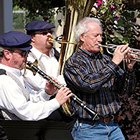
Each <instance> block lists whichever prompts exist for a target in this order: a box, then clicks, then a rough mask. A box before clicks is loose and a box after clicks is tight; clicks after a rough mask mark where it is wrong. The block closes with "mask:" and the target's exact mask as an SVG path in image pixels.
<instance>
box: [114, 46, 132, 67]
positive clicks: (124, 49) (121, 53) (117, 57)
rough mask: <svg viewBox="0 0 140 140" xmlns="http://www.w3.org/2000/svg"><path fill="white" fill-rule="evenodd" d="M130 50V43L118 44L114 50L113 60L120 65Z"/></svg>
mask: <svg viewBox="0 0 140 140" xmlns="http://www.w3.org/2000/svg"><path fill="white" fill-rule="evenodd" d="M129 51H130V48H129V47H128V45H118V46H117V47H116V49H115V51H114V54H113V58H112V61H113V62H114V63H115V64H116V65H119V64H120V63H121V62H122V60H123V59H124V58H125V55H126V54H127V53H128V52H129Z"/></svg>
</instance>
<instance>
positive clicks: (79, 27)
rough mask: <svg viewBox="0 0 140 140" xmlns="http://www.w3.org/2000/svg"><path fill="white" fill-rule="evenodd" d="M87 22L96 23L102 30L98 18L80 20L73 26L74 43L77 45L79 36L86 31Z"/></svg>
mask: <svg viewBox="0 0 140 140" xmlns="http://www.w3.org/2000/svg"><path fill="white" fill-rule="evenodd" d="M89 22H94V23H95V22H96V23H97V24H99V26H100V27H101V28H102V24H101V22H100V20H99V19H98V18H93V17H84V18H83V19H82V20H80V21H79V22H78V24H77V25H76V26H75V29H74V34H75V41H76V42H77V43H78V42H80V39H79V38H80V35H81V34H84V33H86V32H87V31H88V29H87V23H89Z"/></svg>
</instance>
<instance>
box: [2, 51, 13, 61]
mask: <svg viewBox="0 0 140 140" xmlns="http://www.w3.org/2000/svg"><path fill="white" fill-rule="evenodd" d="M3 54H4V57H5V58H6V59H8V60H9V59H10V58H11V56H12V53H11V52H10V51H8V50H4V51H3Z"/></svg>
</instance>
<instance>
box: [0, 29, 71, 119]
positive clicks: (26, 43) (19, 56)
mask: <svg viewBox="0 0 140 140" xmlns="http://www.w3.org/2000/svg"><path fill="white" fill-rule="evenodd" d="M30 40H31V37H30V35H27V34H24V33H22V32H18V31H10V32H7V33H4V34H2V35H0V95H1V96H0V110H1V114H2V117H3V118H4V119H6V120H41V119H44V118H47V117H48V116H49V115H50V114H51V113H52V112H53V111H55V110H56V109H58V108H59V107H60V106H61V105H62V104H63V103H64V102H66V101H67V99H69V97H70V96H71V95H72V94H69V93H70V92H71V91H70V90H69V89H68V88H66V87H62V88H61V89H60V90H58V92H57V94H56V96H55V98H54V99H52V100H49V101H48V98H47V94H46V91H47V92H48V84H50V83H49V82H48V81H46V85H47V86H45V90H43V91H41V90H40V91H38V92H37V91H34V90H33V89H30V87H29V86H28V85H27V83H26V82H25V81H24V78H23V76H22V73H21V70H22V69H23V68H24V67H25V65H26V60H27V57H28V53H29V51H30V49H31V48H32V46H31V45H30ZM50 87H51V88H50V89H51V92H54V91H56V88H55V87H54V86H53V85H51V84H50Z"/></svg>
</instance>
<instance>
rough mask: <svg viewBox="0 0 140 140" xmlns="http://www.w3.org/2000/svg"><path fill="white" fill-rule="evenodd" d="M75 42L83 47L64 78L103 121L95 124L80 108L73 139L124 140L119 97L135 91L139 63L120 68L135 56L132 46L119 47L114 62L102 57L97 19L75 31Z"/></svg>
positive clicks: (87, 19) (69, 62)
mask: <svg viewBox="0 0 140 140" xmlns="http://www.w3.org/2000/svg"><path fill="white" fill-rule="evenodd" d="M75 40H76V42H77V43H80V44H81V46H80V47H79V48H78V49H77V51H76V52H74V53H73V55H72V56H71V57H70V58H69V59H68V60H67V61H66V63H65V66H64V78H65V81H66V82H67V86H68V87H69V88H70V89H71V90H72V92H73V93H74V94H76V95H77V96H78V97H79V98H81V100H83V101H84V102H85V103H86V104H87V106H88V107H89V108H91V109H93V110H95V111H96V112H97V113H98V114H99V117H97V118H96V119H95V120H94V121H93V120H92V118H91V116H90V115H89V114H88V113H87V112H85V111H84V110H83V109H82V108H80V107H79V108H77V114H78V119H77V121H76V123H75V125H74V127H73V131H72V135H73V138H74V139H75V140H87V139H88V140H108V139H109V140H116V139H117V140H124V139H125V138H124V136H123V134H122V132H121V130H120V128H119V125H118V114H119V110H120V107H121V103H120V99H119V95H121V94H124V93H127V94H128V93H131V92H132V91H133V89H134V85H135V74H134V71H133V66H134V64H135V60H131V59H130V61H127V62H126V66H127V69H126V70H123V69H122V68H121V67H120V66H119V64H120V63H121V62H122V61H123V60H124V59H126V58H127V59H129V58H133V57H134V55H133V54H129V53H128V52H129V51H130V48H129V47H128V45H118V46H117V47H116V49H115V51H114V54H113V57H112V58H110V57H109V56H107V55H105V54H101V53H100V45H99V44H100V43H101V42H102V27H101V23H100V21H99V19H97V18H90V17H85V18H83V19H82V20H81V21H80V22H79V23H78V24H77V26H76V27H75ZM72 105H73V104H72ZM74 106H75V105H74Z"/></svg>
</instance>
